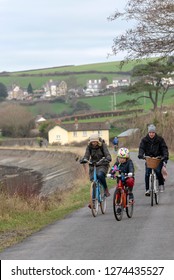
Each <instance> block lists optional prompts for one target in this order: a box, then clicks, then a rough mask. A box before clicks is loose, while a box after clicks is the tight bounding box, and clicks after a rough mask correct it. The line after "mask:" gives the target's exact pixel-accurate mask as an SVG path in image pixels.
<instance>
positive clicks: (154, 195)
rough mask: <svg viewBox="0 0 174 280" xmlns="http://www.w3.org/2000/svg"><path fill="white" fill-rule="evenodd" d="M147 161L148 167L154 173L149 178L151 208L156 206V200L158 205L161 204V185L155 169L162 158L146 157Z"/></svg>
mask: <svg viewBox="0 0 174 280" xmlns="http://www.w3.org/2000/svg"><path fill="white" fill-rule="evenodd" d="M144 158H145V160H146V165H147V167H148V168H151V169H152V171H151V173H150V176H149V191H150V197H151V206H153V205H154V200H155V203H156V204H159V183H158V178H157V176H156V173H155V169H156V168H157V167H158V165H159V163H160V161H161V158H160V157H149V156H145V157H144Z"/></svg>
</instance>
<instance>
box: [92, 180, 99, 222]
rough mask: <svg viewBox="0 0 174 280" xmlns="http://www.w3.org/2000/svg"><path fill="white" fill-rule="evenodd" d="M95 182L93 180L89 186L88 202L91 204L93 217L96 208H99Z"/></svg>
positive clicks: (96, 212) (96, 210)
mask: <svg viewBox="0 0 174 280" xmlns="http://www.w3.org/2000/svg"><path fill="white" fill-rule="evenodd" d="M96 190H97V188H96V183H95V182H93V183H92V184H91V188H90V204H91V211H92V215H93V216H94V217H96V216H97V214H98V208H99V203H98V198H97V195H96Z"/></svg>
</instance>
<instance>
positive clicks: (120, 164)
mask: <svg viewBox="0 0 174 280" xmlns="http://www.w3.org/2000/svg"><path fill="white" fill-rule="evenodd" d="M117 171H119V172H120V173H121V174H126V175H127V176H128V178H127V179H126V186H127V187H128V193H129V202H131V203H134V195H133V186H134V181H135V179H134V164H133V161H132V160H131V159H130V152H129V150H128V149H127V148H120V149H119V150H118V153H117V159H116V162H115V163H114V165H113V166H112V168H111V170H110V172H109V173H110V174H111V175H113V177H114V174H115V173H116V172H117Z"/></svg>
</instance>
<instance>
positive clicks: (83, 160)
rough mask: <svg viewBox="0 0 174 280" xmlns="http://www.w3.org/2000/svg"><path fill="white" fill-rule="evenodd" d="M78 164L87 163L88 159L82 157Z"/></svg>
mask: <svg viewBox="0 0 174 280" xmlns="http://www.w3.org/2000/svg"><path fill="white" fill-rule="evenodd" d="M79 162H80V164H83V163H87V162H88V160H87V159H86V158H82V159H80V160H79Z"/></svg>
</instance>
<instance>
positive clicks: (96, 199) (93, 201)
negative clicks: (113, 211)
mask: <svg viewBox="0 0 174 280" xmlns="http://www.w3.org/2000/svg"><path fill="white" fill-rule="evenodd" d="M104 159H105V158H102V159H101V160H100V161H98V162H91V161H89V160H81V161H80V163H88V164H89V165H92V166H93V167H94V173H93V181H92V182H91V186H90V205H91V211H92V215H93V216H94V217H96V216H97V214H98V212H99V206H100V209H101V213H102V214H105V212H106V195H105V190H104V187H103V185H102V184H101V183H100V181H99V180H98V179H97V172H96V166H97V165H98V164H99V163H101V161H103V160H104Z"/></svg>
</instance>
